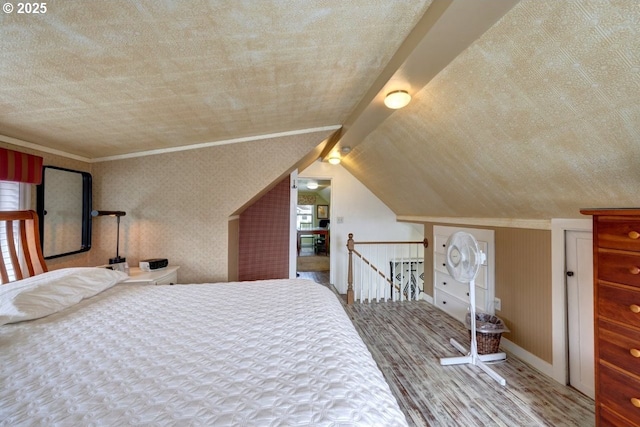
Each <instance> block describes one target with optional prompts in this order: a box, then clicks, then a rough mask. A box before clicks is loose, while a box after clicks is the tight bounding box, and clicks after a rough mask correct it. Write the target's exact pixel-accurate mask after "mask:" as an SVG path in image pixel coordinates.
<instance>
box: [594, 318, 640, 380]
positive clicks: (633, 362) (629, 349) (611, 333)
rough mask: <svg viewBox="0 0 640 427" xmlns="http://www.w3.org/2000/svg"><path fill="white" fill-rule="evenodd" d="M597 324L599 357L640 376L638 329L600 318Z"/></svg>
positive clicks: (639, 336)
mask: <svg viewBox="0 0 640 427" xmlns="http://www.w3.org/2000/svg"><path fill="white" fill-rule="evenodd" d="M598 326H599V327H600V328H599V330H598V338H599V341H598V349H599V352H600V354H599V357H600V359H602V360H604V361H606V362H609V363H611V364H612V365H616V366H617V367H619V368H620V369H624V370H625V371H627V372H630V373H632V374H635V375H638V376H640V330H634V329H629V328H625V327H624V326H620V325H617V324H613V323H609V322H606V321H602V320H600V322H599V323H598Z"/></svg>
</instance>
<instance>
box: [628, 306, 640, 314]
mask: <svg viewBox="0 0 640 427" xmlns="http://www.w3.org/2000/svg"><path fill="white" fill-rule="evenodd" d="M629 310H631V311H633V312H634V313H640V306H638V305H636V304H631V305H630V306H629Z"/></svg>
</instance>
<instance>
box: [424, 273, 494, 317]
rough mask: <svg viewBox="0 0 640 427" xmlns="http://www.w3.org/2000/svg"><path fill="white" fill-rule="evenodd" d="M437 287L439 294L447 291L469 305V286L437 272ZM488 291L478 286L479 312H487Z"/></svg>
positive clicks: (477, 307) (477, 306) (477, 305)
mask: <svg viewBox="0 0 640 427" xmlns="http://www.w3.org/2000/svg"><path fill="white" fill-rule="evenodd" d="M435 287H436V288H437V289H438V292H440V291H445V292H447V293H448V294H451V295H452V296H454V297H456V298H458V299H459V300H461V301H464V302H465V303H466V304H468V303H469V284H468V283H462V282H458V281H457V280H454V279H453V278H452V277H451V276H449V275H447V274H443V273H440V272H439V271H436V282H435ZM486 295H487V293H486V291H485V290H484V289H482V288H479V287H477V286H476V309H477V310H479V311H485V312H486V311H487V304H486V298H487V297H486Z"/></svg>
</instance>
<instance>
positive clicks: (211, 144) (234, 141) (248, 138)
mask: <svg viewBox="0 0 640 427" xmlns="http://www.w3.org/2000/svg"><path fill="white" fill-rule="evenodd" d="M341 127H342V126H340V125H333V126H323V127H318V128H310V129H300V130H292V131H287V132H278V133H270V134H266V135H256V136H246V137H242V138H233V139H225V140H222V141H213V142H203V143H200V144H191V145H183V146H180V147H170V148H161V149H158V150H149V151H141V152H139V153H130V154H121V155H118V156H108V157H98V158H94V159H91V161H90V162H91V163H97V162H108V161H110V160H121V159H131V158H134V157H145V156H152V155H155V154H165V153H174V152H176V151H187V150H197V149H199V148H207V147H216V146H218V145H227V144H237V143H240V142H251V141H261V140H264V139H272V138H281V137H285V136H294V135H304V134H308V133H314V132H324V131H334V130H338V129H340V128H341Z"/></svg>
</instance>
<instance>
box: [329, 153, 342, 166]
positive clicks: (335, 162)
mask: <svg viewBox="0 0 640 427" xmlns="http://www.w3.org/2000/svg"><path fill="white" fill-rule="evenodd" d="M329 163H331V164H332V165H338V164H340V154H338V153H334V154H332V155H331V157H329Z"/></svg>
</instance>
